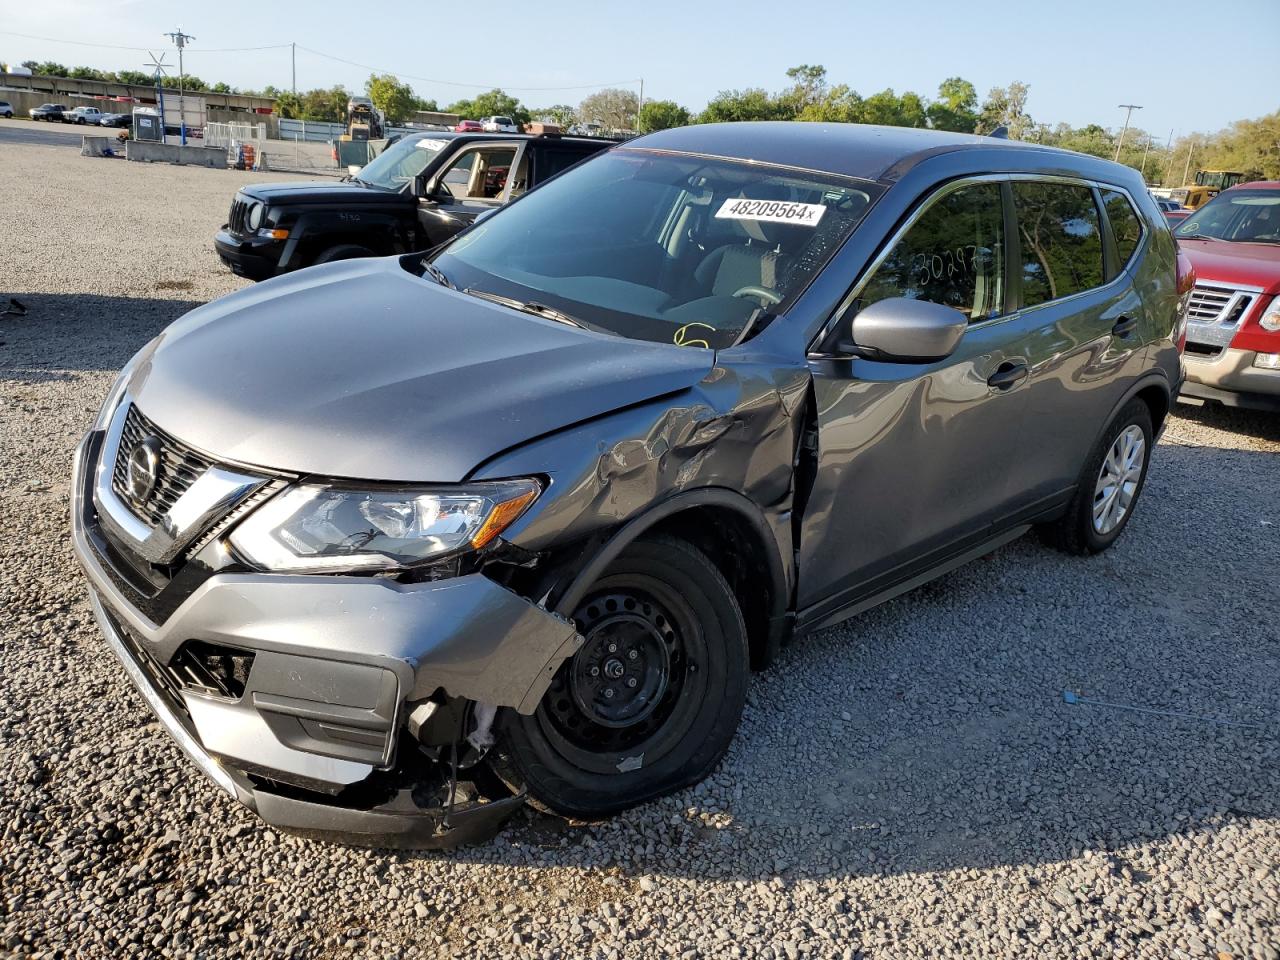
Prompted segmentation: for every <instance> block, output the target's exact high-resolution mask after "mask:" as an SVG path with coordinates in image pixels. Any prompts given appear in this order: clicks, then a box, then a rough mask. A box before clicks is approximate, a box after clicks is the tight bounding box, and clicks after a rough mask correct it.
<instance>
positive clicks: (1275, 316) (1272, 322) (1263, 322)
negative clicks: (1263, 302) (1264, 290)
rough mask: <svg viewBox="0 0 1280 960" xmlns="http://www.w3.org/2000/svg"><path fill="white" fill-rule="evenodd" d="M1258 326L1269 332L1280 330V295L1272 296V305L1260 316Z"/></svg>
mask: <svg viewBox="0 0 1280 960" xmlns="http://www.w3.org/2000/svg"><path fill="white" fill-rule="evenodd" d="M1258 326H1260V327H1261V328H1262V329H1263V330H1266V331H1268V332H1269V333H1275V332H1276V331H1277V330H1280V295H1277V296H1274V297H1272V298H1271V305H1270V306H1269V307H1267V309H1266V310H1264V311H1262V316H1261V317H1259V318H1258Z"/></svg>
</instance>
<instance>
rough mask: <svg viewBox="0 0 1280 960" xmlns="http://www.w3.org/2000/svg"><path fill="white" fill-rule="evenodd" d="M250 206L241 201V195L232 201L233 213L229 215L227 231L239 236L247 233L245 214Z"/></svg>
mask: <svg viewBox="0 0 1280 960" xmlns="http://www.w3.org/2000/svg"><path fill="white" fill-rule="evenodd" d="M248 209H249V205H248V204H247V203H245V202H244V201H243V200H241V199H240V196H239V194H237V195H236V197H235V199H234V200H232V201H231V212H230V213H228V214H227V229H228V230H230V231H231V232H232V233H234V234H237V235H243V234H244V233H245V221H244V218H245V212H246V211H247V210H248Z"/></svg>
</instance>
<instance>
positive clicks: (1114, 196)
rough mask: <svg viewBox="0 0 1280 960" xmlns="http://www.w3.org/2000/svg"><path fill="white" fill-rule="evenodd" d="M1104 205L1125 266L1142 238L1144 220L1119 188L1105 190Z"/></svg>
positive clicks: (1122, 265) (1118, 252)
mask: <svg viewBox="0 0 1280 960" xmlns="http://www.w3.org/2000/svg"><path fill="white" fill-rule="evenodd" d="M1102 205H1103V206H1104V207H1106V208H1107V219H1108V220H1109V221H1110V222H1111V234H1112V236H1114V237H1115V238H1116V253H1117V254H1118V255H1119V258H1120V266H1121V268H1123V267H1125V266H1127V265H1128V263H1129V261H1130V260H1131V259H1132V258H1133V252H1134V251H1135V250H1137V249H1138V243H1139V241H1141V240H1142V220H1141V219H1140V218H1139V217H1138V213H1137V211H1136V210H1134V209H1133V204H1131V203H1130V202H1129V198H1128V197H1126V196H1125V195H1124V194H1123V193H1120V192H1119V191H1117V190H1103V191H1102Z"/></svg>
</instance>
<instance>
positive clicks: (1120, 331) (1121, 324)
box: [1111, 317, 1138, 337]
mask: <svg viewBox="0 0 1280 960" xmlns="http://www.w3.org/2000/svg"><path fill="white" fill-rule="evenodd" d="M1137 327H1138V321H1137V320H1135V319H1133V317H1121V318H1120V319H1119V320H1117V321H1116V325H1115V326H1114V327H1112V328H1111V333H1112V335H1114V336H1117V337H1127V336H1128V335H1129V334H1131V333H1133V331H1134V330H1136V329H1137Z"/></svg>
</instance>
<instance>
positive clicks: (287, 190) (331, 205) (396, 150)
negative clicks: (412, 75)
mask: <svg viewBox="0 0 1280 960" xmlns="http://www.w3.org/2000/svg"><path fill="white" fill-rule="evenodd" d="M613 143H614V141H612V140H604V139H600V138H586V137H561V136H552V135H545V134H544V135H538V136H533V135H529V134H502V135H494V134H457V133H422V134H413V135H411V136H408V137H404V138H403V139H401V140H398V141H397V142H396V143H394V144H392V145H391V146H390V147H388V148H387V149H386V151H384V152H383V153H381V154H380V155H379V156H377V157H376V158H375V159H374V160H372V161H371V162H370V163H369V164H368V165H367V166H366V167H364V168H363V169H362V170H361V171H360V172H359V173H357V174H356V175H355V176H354V177H353V178H351V179H350V180H347V181H344V182H341V183H333V182H330V183H323V182H319V183H318V182H308V181H299V182H292V183H267V184H251V185H249V186H246V187H243V188H242V189H241V190H240V191H239V192H238V193H237V194H236V196H235V199H234V200H233V201H232V202H231V213H230V215H229V217H228V220H227V223H226V224H224V225H223V227H222V229H221V230H220V231H218V235H217V236H216V237H215V238H214V246H215V247H216V248H217V250H218V256H219V257H221V258H222V260H223V262H224V263H226V264H227V266H229V267H230V268H231V269H232V271H233V272H235V273H237V274H239V275H240V276H242V277H248V278H249V279H251V280H265V279H267V278H268V277H273V276H276V275H277V274H281V273H287V272H289V271H291V270H297V269H300V268H301V267H309V266H311V265H312V264H315V263H329V262H331V261H333V260H350V259H352V258H355V257H373V256H385V255H389V254H394V253H407V252H410V251H413V250H426V249H429V248H431V247H434V246H436V245H438V244H440V243H443V242H444V241H445V240H448V239H449V238H450V237H452V236H453V235H454V234H455V233H457V232H458V231H459V230H461V229H462V228H463V227H465V226H467V225H468V224H470V223H471V222H472V221H473V220H475V219H476V217H478V216H480V215H481V214H483V213H485V212H486V211H489V210H493V209H495V208H497V207H500V206H502V205H503V204H505V203H507V202H508V201H510V200H514V199H515V198H516V197H518V196H520V194H522V193H524V192H525V190H527V189H528V188H529V187H531V186H535V185H537V184H539V183H541V182H542V181H544V180H547V179H549V178H550V177H553V176H555V175H556V174H557V173H559V172H560V171H562V170H565V169H567V168H568V167H571V166H573V165H574V164H575V163H577V162H578V161H579V160H582V159H584V158H586V157H589V156H591V155H592V154H594V153H596V152H598V151H600V150H603V149H604V148H605V147H609V146H612V145H613Z"/></svg>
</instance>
